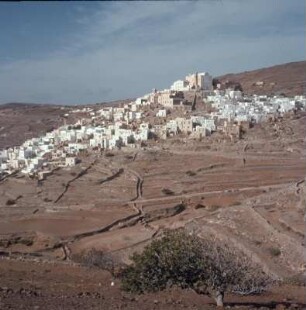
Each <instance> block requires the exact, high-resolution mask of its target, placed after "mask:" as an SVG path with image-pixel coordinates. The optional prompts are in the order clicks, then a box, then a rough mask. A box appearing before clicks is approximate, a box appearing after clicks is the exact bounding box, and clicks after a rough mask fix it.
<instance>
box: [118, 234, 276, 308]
mask: <svg viewBox="0 0 306 310" xmlns="http://www.w3.org/2000/svg"><path fill="white" fill-rule="evenodd" d="M131 259H132V264H131V265H130V266H128V267H126V268H125V270H124V271H123V272H122V273H121V278H122V288H123V289H124V290H127V291H130V292H134V293H144V292H147V291H148V292H150V291H151V292H152V291H153V292H154V291H159V290H163V289H166V288H168V287H171V286H174V285H176V286H179V287H181V288H191V289H193V290H194V291H196V292H197V293H199V294H209V295H210V296H212V297H213V298H214V299H215V301H216V303H217V305H218V306H223V297H224V293H225V292H226V291H232V292H236V293H241V294H249V293H260V292H261V291H262V290H264V288H265V287H266V286H267V285H268V284H269V283H270V279H271V278H270V277H269V276H268V275H266V274H265V273H263V272H262V271H261V268H260V267H259V266H256V265H252V263H251V260H250V258H249V257H247V256H245V255H244V254H243V253H241V252H238V251H237V250H236V249H234V248H233V247H231V246H230V245H228V244H225V243H223V242H221V241H217V240H214V239H201V238H199V237H197V236H196V235H194V234H188V233H187V232H186V231H185V230H181V229H180V230H174V231H167V232H166V233H165V234H164V236H163V237H162V238H160V239H157V240H153V241H152V243H151V244H150V245H148V246H147V247H146V248H145V249H144V251H143V252H142V253H140V254H139V253H135V254H134V255H133V256H132V257H131Z"/></svg>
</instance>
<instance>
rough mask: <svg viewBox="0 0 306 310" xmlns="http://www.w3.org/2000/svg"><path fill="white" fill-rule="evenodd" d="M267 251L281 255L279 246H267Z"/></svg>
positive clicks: (274, 254)
mask: <svg viewBox="0 0 306 310" xmlns="http://www.w3.org/2000/svg"><path fill="white" fill-rule="evenodd" d="M269 252H270V254H271V255H272V256H279V255H281V250H280V249H279V248H273V247H272V248H269Z"/></svg>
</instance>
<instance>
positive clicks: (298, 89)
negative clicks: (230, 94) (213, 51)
mask: <svg viewBox="0 0 306 310" xmlns="http://www.w3.org/2000/svg"><path fill="white" fill-rule="evenodd" d="M217 79H218V80H219V81H220V82H221V83H226V82H227V81H231V82H235V83H240V84H241V86H242V88H243V91H244V92H245V93H247V94H254V93H256V94H262V95H273V94H280V93H284V94H285V95H286V96H295V95H302V94H305V90H306V85H305V84H306V61H299V62H291V63H286V64H282V65H277V66H273V67H268V68H262V69H258V70H253V71H245V72H241V73H230V74H226V75H222V76H219V77H217ZM256 83H257V85H256Z"/></svg>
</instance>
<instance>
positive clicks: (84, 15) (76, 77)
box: [0, 0, 306, 104]
mask: <svg viewBox="0 0 306 310" xmlns="http://www.w3.org/2000/svg"><path fill="white" fill-rule="evenodd" d="M305 4H306V2H305V1H304V0H290V1H288V0H269V1H267V0H256V1H254V0H200V1H127V2H125V1H111V2H60V1H58V2H12V3H10V2H1V3H0V104H1V103H7V102H32V103H52V104H90V103H98V102H106V101H111V100H118V99H125V98H135V97H138V96H141V95H144V94H146V93H149V92H151V90H152V89H153V88H157V89H164V88H169V87H170V85H171V84H172V82H173V81H175V80H178V79H183V78H184V77H185V76H186V75H187V74H188V73H191V72H196V71H198V72H203V71H206V72H209V73H210V74H212V75H213V76H218V75H221V74H226V73H230V72H241V71H246V70H252V69H258V68H262V67H267V66H272V65H276V64H281V63H286V62H291V61H300V60H305V55H306V44H305V43H306V42H305V11H306V7H305V6H306V5H305Z"/></svg>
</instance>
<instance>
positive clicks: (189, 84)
mask: <svg viewBox="0 0 306 310" xmlns="http://www.w3.org/2000/svg"><path fill="white" fill-rule="evenodd" d="M212 82H213V78H212V76H211V75H210V74H209V73H207V72H202V73H192V74H189V75H187V76H186V77H185V79H184V80H178V81H175V82H174V83H173V84H172V85H171V87H170V89H171V90H175V91H190V90H204V91H211V90H212V89H213V84H212Z"/></svg>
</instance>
